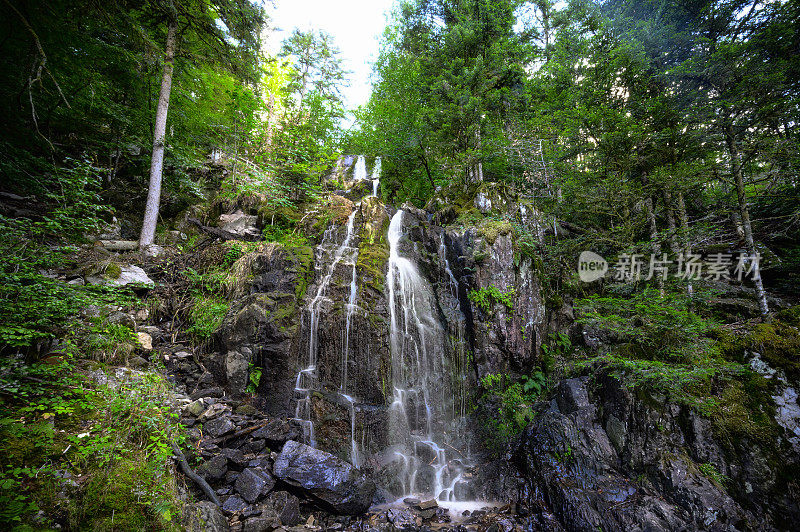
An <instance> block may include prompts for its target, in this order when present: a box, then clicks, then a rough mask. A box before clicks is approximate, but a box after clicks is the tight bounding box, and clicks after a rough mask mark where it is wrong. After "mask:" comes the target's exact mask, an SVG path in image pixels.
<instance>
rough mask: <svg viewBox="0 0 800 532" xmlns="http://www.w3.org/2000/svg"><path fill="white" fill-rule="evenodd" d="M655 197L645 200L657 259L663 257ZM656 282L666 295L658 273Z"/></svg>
mask: <svg viewBox="0 0 800 532" xmlns="http://www.w3.org/2000/svg"><path fill="white" fill-rule="evenodd" d="M653 204H654V202H653V198H652V197H648V198H647V200H645V202H644V209H645V214H646V215H647V224H648V226H649V227H650V241H651V242H652V243H653V255H654V256H655V258H656V260H660V259H661V240H660V239H659V236H658V225H657V224H656V214H655V211H654V209H653ZM656 284H657V285H658V292H659V294H661V297H664V278H663V277H662V276H661V275H657V277H656Z"/></svg>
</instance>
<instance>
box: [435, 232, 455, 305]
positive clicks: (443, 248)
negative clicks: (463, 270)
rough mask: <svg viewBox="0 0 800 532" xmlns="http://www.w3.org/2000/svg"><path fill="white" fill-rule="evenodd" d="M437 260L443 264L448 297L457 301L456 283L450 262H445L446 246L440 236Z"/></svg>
mask: <svg viewBox="0 0 800 532" xmlns="http://www.w3.org/2000/svg"><path fill="white" fill-rule="evenodd" d="M439 260H441V261H442V262H443V263H444V271H445V273H446V274H447V277H448V285H449V287H450V295H452V296H453V297H454V298H455V299H456V301H458V281H457V280H456V277H455V275H453V271H452V270H451V269H450V261H449V260H447V245H446V244H445V242H444V235H442V241H441V242H440V243H439Z"/></svg>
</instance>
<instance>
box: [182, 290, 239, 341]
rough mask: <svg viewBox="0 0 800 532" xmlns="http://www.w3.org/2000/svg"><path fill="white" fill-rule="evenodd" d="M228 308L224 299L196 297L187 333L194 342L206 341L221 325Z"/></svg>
mask: <svg viewBox="0 0 800 532" xmlns="http://www.w3.org/2000/svg"><path fill="white" fill-rule="evenodd" d="M228 307H229V303H228V302H227V301H225V300H224V299H219V298H214V297H206V296H203V295H196V296H195V297H194V305H193V306H192V311H191V319H192V325H191V327H189V329H188V331H187V332H188V333H189V334H190V335H192V336H193V337H194V338H195V340H198V341H203V340H207V339H208V338H210V337H211V335H212V334H213V333H214V331H216V330H217V329H218V328H219V326H220V325H221V324H222V320H223V319H224V318H225V314H227V313H228Z"/></svg>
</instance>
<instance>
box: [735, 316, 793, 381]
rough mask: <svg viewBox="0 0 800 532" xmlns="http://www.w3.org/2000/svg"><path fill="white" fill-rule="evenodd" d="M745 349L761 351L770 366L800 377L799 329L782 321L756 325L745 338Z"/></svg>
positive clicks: (791, 375)
mask: <svg viewBox="0 0 800 532" xmlns="http://www.w3.org/2000/svg"><path fill="white" fill-rule="evenodd" d="M744 345H745V347H746V348H747V349H749V350H751V351H755V352H757V353H761V356H763V357H764V360H766V361H767V362H768V363H769V364H770V365H771V366H772V367H774V368H778V369H783V370H784V371H785V372H786V375H787V376H789V377H790V378H792V379H793V380H796V379H798V378H800V331H799V330H798V329H797V327H794V326H792V325H789V324H787V323H785V322H783V321H780V320H775V321H774V322H772V323H761V324H759V325H756V327H755V328H754V329H753V332H751V333H750V335H749V336H748V337H747V338H746V339H745V341H744Z"/></svg>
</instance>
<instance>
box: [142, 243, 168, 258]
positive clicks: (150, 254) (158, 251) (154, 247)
mask: <svg viewBox="0 0 800 532" xmlns="http://www.w3.org/2000/svg"><path fill="white" fill-rule="evenodd" d="M165 252H166V250H165V249H164V248H163V247H161V246H159V245H158V244H150V245H149V246H147V247H146V248H144V249H143V250H142V255H144V256H145V258H148V259H157V258H158V257H160V256H162V255H163V254H164V253H165Z"/></svg>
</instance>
